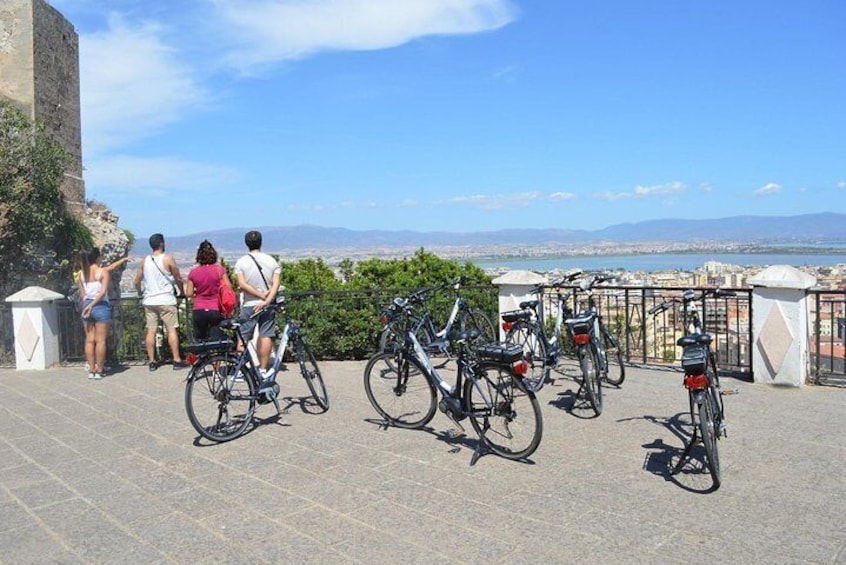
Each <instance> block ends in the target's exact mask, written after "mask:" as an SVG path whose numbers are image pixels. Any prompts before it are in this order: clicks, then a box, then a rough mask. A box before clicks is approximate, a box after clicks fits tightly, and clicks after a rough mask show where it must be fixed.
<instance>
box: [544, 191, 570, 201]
mask: <svg viewBox="0 0 846 565" xmlns="http://www.w3.org/2000/svg"><path fill="white" fill-rule="evenodd" d="M574 198H576V195H575V194H573V193H572V192H553V193H552V194H550V195H549V199H550V200H552V201H554V202H561V201H562V200H573V199H574Z"/></svg>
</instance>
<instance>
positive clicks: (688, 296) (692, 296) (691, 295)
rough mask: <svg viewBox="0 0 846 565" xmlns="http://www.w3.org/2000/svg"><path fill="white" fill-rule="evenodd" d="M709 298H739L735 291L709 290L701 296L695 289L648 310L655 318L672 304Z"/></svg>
mask: <svg viewBox="0 0 846 565" xmlns="http://www.w3.org/2000/svg"><path fill="white" fill-rule="evenodd" d="M709 296H713V297H714V298H725V297H727V296H737V293H736V292H734V291H733V290H722V289H719V288H709V289H706V290H703V291H702V292H701V293H700V294H698V295H697V294H696V293H695V292H694V291H693V289H687V290H685V291H684V293H682V296H681V297H674V298H670V299H668V300H664V301H663V302H661V303H660V304H657V305H656V306H653V307H652V308H650V309H649V310H648V313H649V315H650V316H655V315H656V314H660V313H661V312H663V311H664V310H666V309H667V308H669V307H670V305H671V304H675V303H681V304H688V303H690V302H695V301H697V300H702V299H703V298H707V297H709Z"/></svg>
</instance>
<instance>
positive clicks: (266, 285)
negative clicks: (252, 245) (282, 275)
mask: <svg viewBox="0 0 846 565" xmlns="http://www.w3.org/2000/svg"><path fill="white" fill-rule="evenodd" d="M247 255H249V256H250V259H252V260H253V263H255V264H256V267H258V270H259V274H260V275H261V280H263V281H264V286H265V287H266V288H267V290H270V285H269V284H267V279H266V278H264V271H262V270H261V265H259V262H258V261H256V258H255V257H253V254H252V253H247Z"/></svg>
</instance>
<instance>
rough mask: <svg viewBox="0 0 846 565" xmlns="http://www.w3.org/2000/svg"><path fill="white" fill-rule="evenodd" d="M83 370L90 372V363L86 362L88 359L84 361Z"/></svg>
mask: <svg viewBox="0 0 846 565" xmlns="http://www.w3.org/2000/svg"><path fill="white" fill-rule="evenodd" d="M85 372H86V373H90V372H91V365H89V364H88V361H86V362H85Z"/></svg>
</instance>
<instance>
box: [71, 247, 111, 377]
mask: <svg viewBox="0 0 846 565" xmlns="http://www.w3.org/2000/svg"><path fill="white" fill-rule="evenodd" d="M80 259H81V262H82V273H81V276H80V278H79V279H78V281H77V284H78V285H79V293H80V295H81V296H83V302H82V322H83V324H84V325H85V359H86V360H87V361H88V368H89V373H88V378H89V379H102V378H103V368H104V366H105V363H106V338H107V337H108V335H109V322H111V321H112V307H111V305H110V304H109V294H108V290H109V278H110V277H109V270H108V269H104V268H102V267H100V265H99V262H100V250H99V249H97V248H96V247H95V248H93V249H91V250H90V251H83V252H81V253H80Z"/></svg>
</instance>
